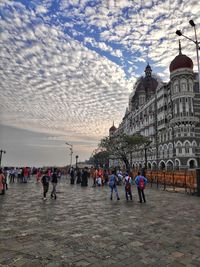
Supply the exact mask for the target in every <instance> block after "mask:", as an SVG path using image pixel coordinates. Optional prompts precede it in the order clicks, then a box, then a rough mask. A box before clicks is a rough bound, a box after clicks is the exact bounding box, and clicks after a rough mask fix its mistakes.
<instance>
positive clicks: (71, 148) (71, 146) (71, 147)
mask: <svg viewBox="0 0 200 267" xmlns="http://www.w3.org/2000/svg"><path fill="white" fill-rule="evenodd" d="M65 144H66V145H68V146H70V151H71V152H70V156H71V158H70V167H71V166H72V155H73V145H72V144H69V143H67V142H66V143H65Z"/></svg>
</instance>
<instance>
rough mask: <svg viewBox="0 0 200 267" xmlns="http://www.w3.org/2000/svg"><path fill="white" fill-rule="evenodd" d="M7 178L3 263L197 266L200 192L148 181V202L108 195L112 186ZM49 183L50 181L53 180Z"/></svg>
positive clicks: (0, 246)
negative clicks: (45, 191)
mask: <svg viewBox="0 0 200 267" xmlns="http://www.w3.org/2000/svg"><path fill="white" fill-rule="evenodd" d="M91 184H92V181H90V185H89V186H88V187H87V188H83V187H81V186H80V185H70V184H69V181H67V182H66V179H65V178H62V181H61V182H60V183H59V184H58V187H57V190H58V195H57V196H58V198H57V200H54V199H50V195H48V198H47V200H46V201H44V200H42V186H41V184H36V183H35V181H34V179H33V178H32V180H31V181H30V182H29V183H28V184H17V183H15V184H11V185H9V190H8V191H7V192H6V195H4V196H0V266H3V267H6V266H9V267H11V266H12V267H14V266H15V267H22V266H23V267H33V266H35V267H40V266H42V267H43V266H45V267H62V266H63V267H65V266H66V267H67V266H74V267H76V266H77V267H78V266H89V267H90V266H91V267H100V266H136V267H140V266H152V267H156V266H163V267H165V266H170V267H172V266H173V267H183V266H188V267H192V266H195V267H197V266H200V253H199V251H200V212H199V210H200V209H199V207H200V198H198V197H196V196H190V195H187V194H183V193H173V192H164V191H162V190H157V189H156V188H147V189H146V199H147V203H146V204H144V203H143V204H140V203H138V196H137V192H136V189H135V188H134V189H133V202H126V200H125V195H124V188H123V187H122V186H121V187H119V193H120V200H119V201H117V200H116V198H115V197H114V198H113V200H112V201H110V199H109V188H108V187H107V186H105V187H102V188H99V187H96V188H93V187H91ZM50 188H51V187H50Z"/></svg>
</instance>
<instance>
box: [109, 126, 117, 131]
mask: <svg viewBox="0 0 200 267" xmlns="http://www.w3.org/2000/svg"><path fill="white" fill-rule="evenodd" d="M116 130H117V128H116V127H115V125H113V126H112V127H110V130H109V132H115V131H116Z"/></svg>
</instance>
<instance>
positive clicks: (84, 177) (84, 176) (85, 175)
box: [81, 167, 89, 186]
mask: <svg viewBox="0 0 200 267" xmlns="http://www.w3.org/2000/svg"><path fill="white" fill-rule="evenodd" d="M88 177H89V172H88V171H87V167H85V168H84V170H83V172H82V177H81V186H88Z"/></svg>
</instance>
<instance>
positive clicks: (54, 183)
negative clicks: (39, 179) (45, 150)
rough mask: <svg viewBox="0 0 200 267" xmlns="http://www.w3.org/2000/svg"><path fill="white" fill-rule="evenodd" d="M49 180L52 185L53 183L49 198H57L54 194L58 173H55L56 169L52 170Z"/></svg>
mask: <svg viewBox="0 0 200 267" xmlns="http://www.w3.org/2000/svg"><path fill="white" fill-rule="evenodd" d="M51 182H52V185H53V189H52V191H51V198H53V197H54V199H56V198H57V196H56V186H57V183H58V174H57V170H56V169H54V171H53V174H52V178H51Z"/></svg>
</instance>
